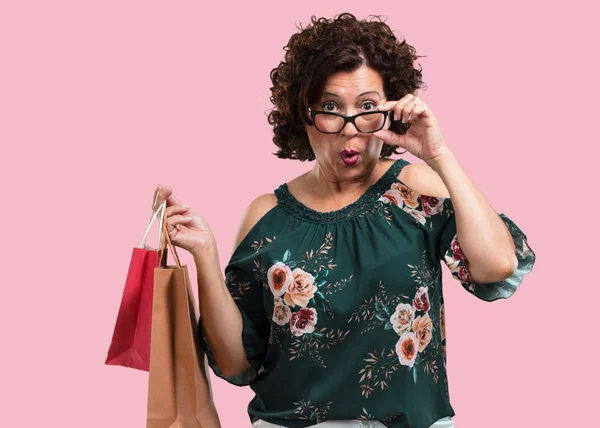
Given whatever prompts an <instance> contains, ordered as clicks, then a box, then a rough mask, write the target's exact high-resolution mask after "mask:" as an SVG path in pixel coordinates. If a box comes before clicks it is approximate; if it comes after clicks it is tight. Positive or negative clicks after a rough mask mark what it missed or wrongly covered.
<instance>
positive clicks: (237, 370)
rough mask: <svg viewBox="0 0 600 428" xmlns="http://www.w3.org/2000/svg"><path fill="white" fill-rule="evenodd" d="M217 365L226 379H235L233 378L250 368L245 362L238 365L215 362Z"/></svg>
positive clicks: (228, 362) (229, 362) (227, 362)
mask: <svg viewBox="0 0 600 428" xmlns="http://www.w3.org/2000/svg"><path fill="white" fill-rule="evenodd" d="M221 363H223V364H221ZM217 365H218V366H219V369H220V370H221V373H223V375H225V376H227V377H235V376H238V375H241V374H242V373H244V372H245V371H246V370H248V368H250V367H251V366H250V364H249V363H248V362H247V361H244V363H240V364H235V363H232V362H231V361H221V362H219V361H217Z"/></svg>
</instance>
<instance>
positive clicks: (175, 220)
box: [167, 214, 193, 232]
mask: <svg viewBox="0 0 600 428" xmlns="http://www.w3.org/2000/svg"><path fill="white" fill-rule="evenodd" d="M192 220H193V219H192V217H190V216H184V215H180V214H176V215H172V216H169V217H168V218H167V230H168V231H169V232H170V231H172V230H173V229H174V228H175V226H177V225H178V224H189V223H190V222H191V221H192Z"/></svg>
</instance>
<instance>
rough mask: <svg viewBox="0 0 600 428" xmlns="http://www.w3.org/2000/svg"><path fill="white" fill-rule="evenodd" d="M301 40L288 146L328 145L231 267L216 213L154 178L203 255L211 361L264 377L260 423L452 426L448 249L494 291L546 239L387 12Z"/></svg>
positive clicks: (247, 229)
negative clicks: (511, 201) (463, 138)
mask: <svg viewBox="0 0 600 428" xmlns="http://www.w3.org/2000/svg"><path fill="white" fill-rule="evenodd" d="M286 48H287V52H286V55H285V61H284V62H281V64H280V65H279V66H278V67H277V68H276V69H274V70H273V72H272V73H271V78H272V81H273V87H272V88H271V90H272V98H271V100H272V101H273V103H274V104H275V110H274V111H273V112H272V113H271V114H270V115H269V122H270V123H271V124H272V125H273V126H274V135H275V136H274V142H275V144H276V145H277V146H278V147H279V151H278V152H277V153H276V155H277V156H278V157H280V158H288V159H298V160H301V161H304V160H316V162H315V163H314V166H313V167H312V169H311V170H310V171H308V172H306V173H305V174H302V175H301V176H299V177H296V178H294V179H293V180H291V181H290V182H289V183H284V184H282V185H281V186H279V187H278V188H277V189H275V191H274V193H272V194H264V195H261V196H259V197H258V198H256V199H255V200H254V201H253V202H252V203H251V204H250V205H249V207H248V209H247V210H246V212H245V215H244V218H243V219H242V221H241V225H240V227H239V231H238V235H237V241H236V246H235V247H236V248H235V251H234V253H233V255H232V257H231V259H230V261H229V263H228V265H227V268H226V269H225V280H224V279H223V276H222V274H221V271H220V263H219V257H218V254H217V249H216V245H215V238H214V236H213V234H212V232H211V229H210V227H209V225H208V224H207V223H206V222H205V221H204V220H203V219H202V217H200V216H199V215H197V214H194V213H192V212H191V211H190V208H189V207H188V206H187V205H183V203H182V202H180V201H178V200H176V199H175V198H174V197H173V194H172V191H171V189H169V188H164V189H163V188H162V186H159V187H158V189H157V191H158V192H159V198H158V201H157V204H160V203H162V201H163V200H164V199H165V198H167V205H168V209H167V214H168V220H167V223H168V229H169V233H170V236H171V239H172V240H173V242H174V243H175V244H176V245H178V246H180V247H182V248H184V249H187V250H189V251H190V252H191V253H192V254H193V255H194V260H195V262H196V265H197V270H198V282H199V284H198V286H199V299H200V311H201V314H202V318H201V320H200V323H199V327H198V334H199V336H200V338H201V342H202V344H203V346H204V348H205V350H206V352H207V355H208V358H209V363H210V365H211V367H212V369H213V370H214V371H215V373H216V374H217V375H218V376H220V377H222V378H224V379H226V380H228V381H229V382H231V383H233V384H235V385H250V387H251V388H252V389H253V390H254V391H255V392H256V396H255V398H254V399H253V400H252V401H251V402H250V404H249V407H248V412H249V415H250V419H251V421H252V423H253V425H252V426H253V427H307V426H313V425H314V426H317V427H320V426H323V427H325V426H329V427H334V426H338V427H350V426H363V427H366V426H368V427H381V426H388V427H415V428H426V427H435V428H442V427H452V426H453V422H452V419H451V417H452V416H454V414H455V413H454V410H453V409H452V406H451V405H450V402H449V397H448V384H447V382H448V380H447V376H446V368H445V362H446V352H445V350H446V335H445V328H444V300H443V294H442V282H441V279H442V278H441V276H442V270H441V267H440V265H441V264H440V260H443V261H444V262H445V264H446V265H447V267H448V268H449V269H450V271H451V272H452V275H453V276H454V277H455V278H456V279H457V280H458V281H459V282H460V283H461V284H462V286H463V287H464V288H465V289H466V290H467V291H468V292H470V293H472V294H473V295H475V296H476V297H478V298H480V299H483V300H487V301H493V300H496V299H498V298H508V297H509V296H511V295H512V294H513V293H514V292H515V290H516V289H517V287H518V286H519V285H520V283H521V281H522V278H523V276H524V275H525V274H527V273H529V272H530V271H531V269H532V266H533V263H534V261H535V254H534V253H533V251H532V250H531V248H530V247H529V246H528V244H527V241H526V236H525V235H524V233H523V232H522V231H521V230H520V229H519V228H518V227H517V226H516V225H515V224H514V223H513V222H512V221H511V220H510V219H509V218H508V217H506V216H505V215H503V214H498V213H496V212H495V211H494V209H493V208H492V207H491V206H490V205H489V204H488V202H487V201H486V199H485V197H484V196H483V195H482V194H481V192H480V191H479V190H478V189H477V188H476V186H475V185H474V184H473V182H472V181H471V180H470V179H469V177H468V176H467V175H466V173H465V171H464V170H463V169H462V167H461V166H460V164H459V163H458V161H457V159H456V157H455V156H454V154H453V152H452V151H451V149H450V147H449V146H448V145H447V144H446V141H445V139H444V137H443V136H442V133H441V132H440V129H439V127H438V123H437V120H436V118H435V116H434V115H433V113H432V111H431V109H430V108H429V107H428V106H427V105H426V104H425V103H424V102H423V101H422V100H421V99H420V98H419V97H418V96H417V95H416V90H417V89H418V88H419V87H421V84H422V82H421V72H420V70H416V69H414V68H413V61H414V60H415V59H416V58H417V56H416V55H415V51H414V48H412V47H411V46H410V45H408V44H406V43H405V42H404V41H402V42H399V41H398V40H396V38H395V36H394V35H393V33H392V31H391V30H390V28H389V27H388V26H387V25H386V24H384V23H383V22H380V21H371V22H369V21H358V20H356V19H355V17H354V16H352V15H350V14H342V15H340V16H338V17H336V18H334V19H333V20H331V21H330V20H327V19H324V18H321V19H319V20H315V19H314V17H313V19H312V25H311V26H309V27H307V28H305V29H303V30H302V29H301V31H300V32H299V33H298V34H294V35H293V36H292V38H291V39H290V41H289V44H288V46H287V47H286ZM398 147H402V148H404V149H405V150H407V151H408V152H410V153H412V154H413V155H414V156H416V157H417V158H419V159H421V160H422V161H423V162H422V163H421V162H419V163H409V162H407V161H405V160H403V159H396V160H392V159H389V157H390V156H391V155H392V154H393V153H398V152H397V151H396V150H397V148H398Z"/></svg>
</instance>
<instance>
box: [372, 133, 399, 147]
mask: <svg viewBox="0 0 600 428" xmlns="http://www.w3.org/2000/svg"><path fill="white" fill-rule="evenodd" d="M373 135H374V136H375V137H377V138H380V139H381V140H383V142H384V143H387V144H390V145H392V146H399V147H402V148H403V149H405V148H406V147H404V144H403V142H404V136H402V135H399V134H396V133H395V132H394V131H390V130H389V129H381V130H379V131H377V132H374V133H373Z"/></svg>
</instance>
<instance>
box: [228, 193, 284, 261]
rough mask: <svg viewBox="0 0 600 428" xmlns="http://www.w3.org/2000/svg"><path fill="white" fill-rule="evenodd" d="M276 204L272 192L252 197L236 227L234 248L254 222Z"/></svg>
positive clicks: (275, 198)
mask: <svg viewBox="0 0 600 428" xmlns="http://www.w3.org/2000/svg"><path fill="white" fill-rule="evenodd" d="M276 205H277V197H276V196H275V194H274V193H265V194H263V195H260V196H259V197H257V198H256V199H254V200H253V201H252V202H251V203H250V205H248V207H247V208H246V210H245V211H244V214H243V216H242V221H241V222H240V225H239V227H238V231H237V235H236V238H235V244H234V247H233V248H234V250H235V249H236V248H237V247H238V246H239V245H240V243H241V242H242V241H243V240H244V238H245V237H246V235H247V234H248V232H250V230H251V229H252V228H253V227H254V225H255V224H256V223H258V221H259V220H260V219H261V218H262V217H263V216H264V215H265V214H266V213H267V212H269V211H270V210H271V209H272V208H274V207H275V206H276Z"/></svg>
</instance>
